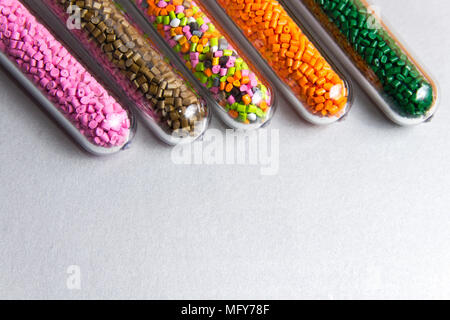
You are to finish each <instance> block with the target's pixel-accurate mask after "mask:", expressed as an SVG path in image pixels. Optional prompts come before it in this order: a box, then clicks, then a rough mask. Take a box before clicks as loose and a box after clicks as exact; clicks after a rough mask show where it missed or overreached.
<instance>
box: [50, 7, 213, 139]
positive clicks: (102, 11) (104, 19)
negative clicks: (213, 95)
mask: <svg viewBox="0 0 450 320" xmlns="http://www.w3.org/2000/svg"><path fill="white" fill-rule="evenodd" d="M45 3H46V4H47V5H48V6H49V7H50V8H51V9H53V11H54V12H55V13H56V14H57V15H58V16H59V17H60V19H61V20H63V21H64V22H65V21H66V19H67V15H66V11H67V9H68V8H69V7H70V6H71V5H76V6H77V7H78V8H80V10H81V13H82V14H81V27H82V29H81V30H76V29H74V30H73V34H74V35H75V36H76V37H77V39H78V40H79V41H80V43H81V44H82V45H84V47H85V48H86V49H87V50H89V51H90V53H91V55H92V57H93V58H94V59H96V60H97V61H98V62H99V63H101V64H103V65H104V67H105V69H106V70H107V71H108V72H109V74H110V75H111V76H112V77H113V78H114V80H115V81H116V82H117V83H118V84H119V85H120V86H121V88H122V89H123V91H124V92H125V93H126V94H127V95H128V97H130V98H131V99H132V100H133V101H134V102H135V104H136V106H137V108H138V110H139V111H140V112H141V113H142V114H143V115H144V118H145V119H146V120H148V121H149V122H150V128H151V129H152V130H153V131H154V132H155V133H156V134H157V135H158V136H159V137H160V138H161V139H162V140H163V141H165V142H167V143H169V144H175V143H179V142H181V141H180V139H176V138H181V140H182V138H183V137H191V138H197V137H199V136H201V135H202V134H203V132H204V131H205V130H206V127H207V122H208V109H207V107H206V105H205V103H204V102H203V100H202V99H201V98H200V97H199V96H198V95H197V94H196V93H195V92H194V91H193V90H192V89H191V87H190V86H189V85H188V83H187V82H186V80H185V79H184V78H183V77H182V76H181V75H180V74H178V73H177V71H176V70H175V68H174V67H173V66H172V65H171V64H169V63H168V62H167V61H166V60H165V59H164V57H163V56H162V55H161V54H160V53H159V52H158V51H157V50H156V49H155V48H154V45H153V44H152V43H151V42H150V39H149V38H148V37H147V36H146V35H144V34H143V33H142V32H141V31H140V30H139V29H138V28H137V27H136V26H134V25H133V24H131V23H130V22H129V21H128V17H127V15H126V14H125V13H124V12H123V11H122V10H121V9H120V7H119V6H117V5H116V3H115V2H114V1H111V0H95V1H87V0H86V1H76V0H45ZM169 23H170V21H169ZM154 123H156V124H157V126H155V124H154ZM157 127H159V129H158V128H157ZM189 141H192V139H189Z"/></svg>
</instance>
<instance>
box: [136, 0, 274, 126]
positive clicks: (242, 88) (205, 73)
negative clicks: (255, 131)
mask: <svg viewBox="0 0 450 320" xmlns="http://www.w3.org/2000/svg"><path fill="white" fill-rule="evenodd" d="M136 5H137V7H138V8H139V9H140V10H141V12H142V13H143V14H144V15H145V16H146V17H147V18H148V19H149V20H150V22H151V23H152V24H153V26H154V27H155V28H156V30H157V31H158V32H159V33H160V35H161V36H162V37H164V39H165V40H166V42H167V43H168V44H169V45H170V47H171V48H172V49H173V50H174V51H175V52H177V53H178V56H179V57H180V58H181V59H182V60H183V61H184V62H185V64H186V66H188V68H190V69H191V71H192V72H194V74H195V76H196V78H197V79H198V80H199V82H201V83H202V84H203V85H204V86H206V87H207V88H208V89H209V91H210V92H211V93H212V95H213V97H214V100H216V101H217V103H218V104H219V105H221V107H222V108H223V109H224V110H225V111H228V115H226V114H225V115H226V117H228V118H229V119H233V121H226V122H227V123H229V124H230V125H231V126H233V127H240V124H252V125H253V126H254V127H259V126H260V125H262V124H263V123H265V122H266V121H267V120H268V119H269V118H270V117H271V114H272V108H271V106H272V103H273V97H272V90H271V89H270V88H269V87H268V85H267V84H264V82H263V81H261V79H260V77H258V76H257V74H256V70H255V69H254V67H251V64H250V63H249V61H247V60H246V59H245V57H243V56H241V55H240V54H239V53H238V51H237V50H236V49H235V47H234V46H233V44H232V43H231V42H230V40H229V39H228V38H227V36H226V35H225V34H223V33H221V32H220V31H219V28H218V27H217V26H216V25H217V23H216V22H215V21H214V20H213V18H212V15H211V14H210V13H209V12H208V11H207V10H206V8H205V7H204V6H203V5H202V4H201V3H197V2H194V1H191V0H165V1H160V0H136ZM176 14H183V16H184V17H185V18H186V19H187V20H186V24H185V25H184V26H183V27H180V26H179V23H178V21H177V19H178V18H176ZM223 77H226V81H222V79H223ZM224 82H226V83H225V84H223V83H224ZM251 95H257V96H258V97H260V98H259V99H251ZM234 103H239V104H242V105H243V106H244V108H243V110H242V111H241V112H240V116H239V117H237V116H236V114H235V113H234V112H230V111H232V110H231V109H232V104H234ZM248 108H252V109H256V110H259V112H258V113H257V114H254V115H252V116H250V117H248V116H247V113H248V111H247V109H248ZM255 115H256V117H255ZM235 121H237V123H235Z"/></svg>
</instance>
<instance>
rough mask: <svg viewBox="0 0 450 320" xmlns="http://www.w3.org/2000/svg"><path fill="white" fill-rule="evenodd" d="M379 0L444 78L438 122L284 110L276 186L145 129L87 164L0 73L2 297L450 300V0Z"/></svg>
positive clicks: (369, 111) (361, 107) (279, 119)
mask: <svg viewBox="0 0 450 320" xmlns="http://www.w3.org/2000/svg"><path fill="white" fill-rule="evenodd" d="M373 2H374V3H375V4H377V5H379V6H380V7H381V9H382V14H383V16H384V18H386V19H387V20H388V21H389V22H390V24H391V25H392V26H394V27H395V30H396V31H397V33H399V34H400V35H401V38H402V39H404V40H405V41H406V43H407V44H408V46H409V47H410V48H412V50H413V52H414V53H415V54H416V55H417V56H418V57H419V58H420V60H421V61H423V63H424V65H425V66H426V67H427V68H428V69H429V70H430V71H431V73H432V74H433V75H434V77H435V78H436V79H437V81H438V83H439V86H440V89H441V91H440V93H441V105H440V109H439V110H438V113H437V115H436V117H435V118H434V119H433V121H432V122H431V123H427V124H423V125H420V126H417V127H414V128H400V127H398V126H395V125H393V124H391V123H390V122H389V121H388V120H387V119H386V118H385V117H384V116H383V115H382V114H381V113H380V112H379V111H378V110H377V109H376V107H375V106H374V105H373V104H372V103H371V102H370V101H369V100H368V99H367V98H366V97H365V95H364V94H363V93H362V92H361V91H360V90H359V89H358V88H357V89H356V100H355V103H354V107H353V109H352V110H351V112H350V114H349V116H348V118H347V119H346V120H345V121H344V122H342V123H338V124H334V125H331V126H328V127H314V126H312V125H309V124H307V123H306V122H305V121H303V120H301V119H300V118H299V117H298V116H297V115H296V114H295V113H294V111H293V110H292V109H291V108H290V107H289V106H287V105H285V104H284V103H281V104H280V106H279V108H278V110H277V113H276V115H275V117H274V119H273V121H272V123H271V127H270V128H273V129H279V132H280V170H279V173H278V174H277V175H275V176H262V175H260V171H259V168H258V167H255V166H246V165H232V166H206V165H199V166H180V165H175V164H173V163H172V161H171V149H170V148H168V147H166V146H165V145H163V144H162V143H160V142H158V141H157V139H156V138H155V137H154V136H153V135H152V134H151V133H150V132H149V131H148V130H147V129H146V128H144V126H142V125H141V126H140V127H139V129H140V130H138V134H137V136H136V139H135V141H134V143H133V145H132V148H131V149H130V150H127V151H126V152H122V153H120V154H118V155H115V156H112V157H109V158H96V157H92V156H89V155H87V154H86V153H84V152H83V151H81V150H79V149H78V148H77V147H76V145H75V144H74V143H73V142H72V141H71V140H70V139H69V138H67V137H66V136H65V135H64V134H63V133H62V132H61V130H60V129H59V128H58V127H57V126H56V125H55V124H54V123H53V122H52V121H51V120H50V119H49V118H48V117H47V116H46V115H45V114H44V113H43V112H41V111H40V109H39V108H38V107H36V105H35V104H34V102H32V100H30V99H29V98H28V97H27V96H25V95H24V94H23V92H22V91H21V89H19V87H17V85H16V84H14V83H13V82H12V81H11V80H10V78H8V76H6V74H5V73H4V72H1V73H0V86H1V90H0V105H1V109H0V110H1V117H0V147H1V148H0V161H1V164H0V183H1V186H0V203H1V204H0V211H1V212H0V298H23V299H25V298H44V299H45V298H63V299H66V298H69V299H71V298H75V299H78V298H125V299H128V298H159V299H166V298H170V299H175V298H324V299H329V298H331V299H333V298H334V299H338V298H450V217H449V215H450V205H449V196H450V126H449V123H450V110H449V108H448V104H449V102H450V96H449V93H448V90H447V89H448V86H449V85H450V76H449V74H450V67H449V62H448V57H449V52H450V43H449V41H448V37H449V33H450V24H449V23H448V12H449V10H450V2H448V1H444V0H427V1H425V0H396V1H392V0H389V1H388V0H377V1H373ZM211 127H213V128H219V129H220V130H223V129H224V127H223V126H222V125H221V124H220V123H219V122H218V121H217V120H213V122H212V125H211ZM69 265H78V266H80V268H81V290H69V289H67V287H66V279H67V276H68V275H67V274H66V270H67V267H68V266H69Z"/></svg>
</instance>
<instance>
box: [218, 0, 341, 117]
mask: <svg viewBox="0 0 450 320" xmlns="http://www.w3.org/2000/svg"><path fill="white" fill-rule="evenodd" d="M217 2H218V3H219V4H220V5H221V6H222V7H223V9H224V10H225V12H226V13H227V14H228V16H229V17H230V18H231V19H232V20H233V21H234V22H235V23H236V24H237V26H238V27H239V28H240V29H241V30H242V31H243V33H244V34H245V35H246V36H247V38H248V39H249V40H250V41H251V42H252V44H253V45H254V46H255V47H256V48H257V49H258V50H259V52H260V53H261V55H262V56H263V58H264V59H265V60H266V61H267V62H268V64H269V65H270V66H271V67H272V69H273V70H274V71H275V72H276V74H277V75H278V76H279V77H280V79H282V80H283V81H284V82H285V83H286V84H287V85H288V86H289V87H290V89H291V90H292V91H293V92H294V94H295V95H296V96H297V98H298V99H299V100H300V101H301V102H302V107H303V108H305V109H306V110H307V111H308V112H309V113H310V114H313V115H316V116H317V117H306V118H307V119H308V120H311V121H312V122H314V123H320V119H317V118H329V119H334V120H337V119H339V118H341V117H342V116H343V115H344V114H345V113H346V111H347V110H348V108H349V103H348V89H347V84H346V83H345V82H344V81H343V80H342V79H341V77H340V76H339V75H338V74H337V73H336V72H335V70H334V69H333V68H332V67H331V65H330V64H329V63H328V62H327V60H326V59H325V58H324V57H323V56H322V55H321V53H320V52H319V50H318V49H317V48H316V47H315V46H314V45H313V43H311V41H310V40H309V39H308V38H307V36H306V35H305V34H304V33H303V32H302V30H301V29H300V27H299V26H298V25H297V24H296V23H295V22H294V21H293V20H292V18H291V17H290V16H289V15H288V13H287V12H286V11H285V9H284V8H283V7H282V6H281V5H280V4H279V3H278V1H273V0H270V1H269V0H245V1H243V0H218V1H217ZM323 90H325V93H323ZM318 92H322V95H320V96H321V98H320V99H319V95H318ZM323 99H325V102H326V104H325V105H324V103H323V102H322V100H323Z"/></svg>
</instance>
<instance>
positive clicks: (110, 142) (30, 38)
mask: <svg viewBox="0 0 450 320" xmlns="http://www.w3.org/2000/svg"><path fill="white" fill-rule="evenodd" d="M0 52H1V53H0V54H3V55H4V56H5V57H7V58H8V59H9V61H10V62H11V63H12V65H13V66H14V67H15V69H10V70H11V71H12V73H14V74H13V76H17V73H22V74H24V75H26V77H27V78H28V80H29V81H30V82H32V83H33V85H34V87H36V88H37V89H39V91H40V92H41V93H42V94H43V95H44V96H45V97H46V99H47V100H48V101H49V102H51V105H52V106H53V108H55V109H57V110H58V111H59V112H60V113H62V114H63V115H64V117H65V118H66V119H68V120H69V121H70V122H71V123H72V125H73V126H74V127H75V128H76V129H77V130H78V132H79V133H81V134H82V135H83V136H84V137H85V138H86V139H87V140H88V141H89V142H90V143H91V144H93V145H95V146H96V147H101V148H94V147H89V146H86V145H85V144H83V146H84V147H86V148H87V149H88V150H89V151H92V152H94V153H101V154H103V153H108V151H107V150H103V151H102V150H101V149H102V148H104V149H108V148H116V147H121V146H124V145H125V144H126V143H127V142H128V141H129V138H130V117H129V115H128V113H127V111H126V110H125V109H124V108H122V106H121V105H120V104H119V103H118V102H117V101H116V100H115V99H114V98H113V97H112V96H111V95H110V94H109V93H108V91H107V90H106V89H105V88H104V87H102V85H100V84H99V83H98V82H97V81H96V80H95V78H94V77H93V76H92V75H91V74H90V73H89V72H88V71H87V70H86V69H85V68H84V67H83V66H82V65H81V64H80V63H79V62H78V61H77V60H76V59H75V58H74V57H73V56H72V55H71V54H70V53H69V52H68V50H67V49H66V48H65V47H64V46H63V45H62V44H61V43H60V42H58V40H56V39H55V38H54V37H53V35H52V34H51V33H50V32H49V31H48V29H46V27H44V26H43V25H42V24H41V23H39V22H38V21H37V20H36V18H35V17H34V16H33V15H32V14H31V13H30V12H29V11H28V9H27V8H26V7H24V6H23V5H22V4H21V3H20V2H19V1H17V0H0ZM6 61H7V60H6ZM69 132H70V131H69ZM119 149H120V148H119Z"/></svg>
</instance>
